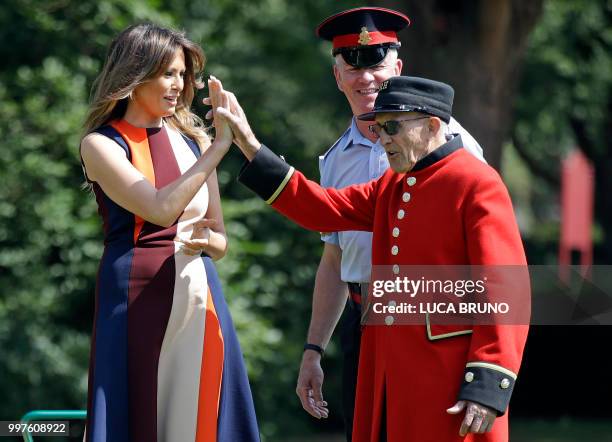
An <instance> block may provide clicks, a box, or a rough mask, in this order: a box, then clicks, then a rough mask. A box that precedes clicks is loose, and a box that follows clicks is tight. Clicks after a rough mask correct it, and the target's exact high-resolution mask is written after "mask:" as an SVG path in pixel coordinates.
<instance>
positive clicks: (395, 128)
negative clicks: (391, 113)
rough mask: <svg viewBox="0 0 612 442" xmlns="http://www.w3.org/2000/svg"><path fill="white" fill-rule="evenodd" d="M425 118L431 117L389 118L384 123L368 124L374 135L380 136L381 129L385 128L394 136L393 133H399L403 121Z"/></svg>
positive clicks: (388, 133)
mask: <svg viewBox="0 0 612 442" xmlns="http://www.w3.org/2000/svg"><path fill="white" fill-rule="evenodd" d="M425 118H429V117H418V118H408V119H405V120H388V121H385V122H384V123H383V124H378V123H376V124H370V125H369V126H368V129H370V132H372V133H373V134H374V135H376V136H378V137H380V131H381V130H383V129H384V131H385V132H386V133H387V135H389V136H391V137H392V136H393V135H397V133H398V132H399V129H400V126H401V124H402V123H404V122H406V121H416V120H423V119H425Z"/></svg>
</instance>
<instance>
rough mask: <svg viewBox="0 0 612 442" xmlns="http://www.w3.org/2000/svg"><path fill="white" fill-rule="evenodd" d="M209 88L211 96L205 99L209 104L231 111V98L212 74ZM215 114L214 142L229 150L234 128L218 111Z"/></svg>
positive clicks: (215, 108)
mask: <svg viewBox="0 0 612 442" xmlns="http://www.w3.org/2000/svg"><path fill="white" fill-rule="evenodd" d="M208 90H209V91H210V97H208V99H205V100H206V101H208V104H210V105H211V106H212V107H213V109H214V110H217V109H226V110H227V111H228V112H230V98H229V96H228V94H227V93H226V92H225V91H224V90H223V85H222V84H221V82H220V81H219V80H217V79H216V78H215V77H213V76H212V75H211V76H210V79H209V80H208ZM213 115H214V119H213V126H214V127H215V141H214V144H215V145H217V146H218V147H219V148H221V149H225V150H227V149H229V147H230V146H231V145H232V139H233V134H232V130H231V128H230V126H229V124H228V122H227V120H226V119H224V118H220V117H219V116H218V112H213Z"/></svg>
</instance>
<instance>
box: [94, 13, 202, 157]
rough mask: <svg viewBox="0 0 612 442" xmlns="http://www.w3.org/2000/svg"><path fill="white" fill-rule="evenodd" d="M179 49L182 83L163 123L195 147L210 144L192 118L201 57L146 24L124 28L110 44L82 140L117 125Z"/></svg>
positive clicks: (193, 47)
mask: <svg viewBox="0 0 612 442" xmlns="http://www.w3.org/2000/svg"><path fill="white" fill-rule="evenodd" d="M180 48H182V49H183V52H184V54H185V68H186V69H185V77H184V81H185V83H184V87H183V91H182V92H181V94H180V96H179V99H178V103H177V106H176V111H175V112H174V114H173V115H172V116H170V117H165V118H164V120H165V121H166V123H168V124H169V125H171V126H173V127H174V128H176V129H178V130H179V131H181V132H182V133H183V134H185V135H187V136H188V137H191V138H193V139H195V140H196V141H197V142H198V144H199V145H200V147H202V148H204V147H206V146H207V145H208V144H210V140H209V138H208V136H207V134H206V131H205V130H204V124H203V122H202V119H201V118H200V117H198V116H197V115H195V114H194V113H193V112H191V103H192V102H193V98H194V96H195V90H196V89H197V88H199V86H201V82H200V80H199V78H198V74H200V73H201V72H202V70H203V69H204V64H205V62H206V58H205V56H204V51H203V50H202V48H201V47H200V46H198V45H197V44H195V43H194V42H192V41H190V40H189V39H187V38H186V37H185V34H184V33H182V32H177V31H174V30H172V29H167V28H162V27H160V26H156V25H154V24H150V23H145V24H138V25H133V26H130V27H128V28H127V29H125V30H123V31H122V32H121V33H120V34H119V35H118V36H117V38H115V40H113V42H112V43H111V45H110V48H109V50H108V54H107V57H106V62H105V63H104V67H103V68H102V72H101V73H100V75H99V76H98V78H96V80H95V82H94V84H93V87H92V95H91V104H90V106H89V111H88V113H87V118H86V120H85V123H84V125H83V137H85V136H86V135H87V134H89V133H90V132H92V131H93V130H95V129H96V128H98V127H100V126H103V125H105V124H107V123H109V122H110V121H112V120H116V119H121V118H122V117H123V116H124V115H125V111H126V109H127V106H128V101H129V100H130V96H131V94H132V92H133V91H134V89H135V88H136V87H137V86H139V85H141V84H143V83H146V82H147V81H149V80H151V79H153V78H156V77H158V76H160V75H162V73H163V72H164V71H165V69H166V68H167V67H168V66H169V65H170V63H171V62H172V60H173V58H174V55H175V53H176V51H177V49H180Z"/></svg>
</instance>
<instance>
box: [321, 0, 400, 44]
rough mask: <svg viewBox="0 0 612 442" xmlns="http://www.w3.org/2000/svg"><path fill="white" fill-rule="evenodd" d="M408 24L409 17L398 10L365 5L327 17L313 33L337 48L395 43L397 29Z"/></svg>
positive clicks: (396, 40) (397, 40)
mask: <svg viewBox="0 0 612 442" xmlns="http://www.w3.org/2000/svg"><path fill="white" fill-rule="evenodd" d="M408 25H410V19H409V18H408V17H407V16H406V15H404V14H402V13H401V12H398V11H394V10H392V9H386V8H374V7H369V6H367V7H363V8H354V9H348V10H346V11H342V12H339V13H337V14H334V15H332V16H331V17H328V18H326V19H325V20H323V22H321V24H319V26H317V29H316V31H315V32H316V34H317V37H321V38H322V39H324V40H329V41H331V42H332V43H333V46H334V49H337V48H342V47H354V46H366V45H367V46H371V45H377V44H381V43H397V42H399V39H398V38H397V32H399V31H401V30H402V29H404V28H405V27H406V26H408ZM364 28H365V29H364Z"/></svg>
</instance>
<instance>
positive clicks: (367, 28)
mask: <svg viewBox="0 0 612 442" xmlns="http://www.w3.org/2000/svg"><path fill="white" fill-rule="evenodd" d="M409 25H410V20H409V18H408V17H407V16H406V15H404V14H402V13H400V12H397V11H393V10H390V9H384V8H374V7H363V8H356V9H350V10H347V11H342V12H340V13H338V14H335V15H333V16H331V17H329V18H327V19H325V20H324V21H323V22H322V23H321V24H320V25H319V26H318V27H317V29H316V35H317V36H319V37H321V38H323V39H325V40H328V41H331V42H332V55H333V57H334V66H333V71H334V76H335V78H336V82H337V84H338V89H340V90H341V91H342V92H343V93H344V95H345V96H346V99H347V101H348V103H349V105H350V107H351V111H352V114H353V119H352V121H351V124H350V126H349V128H348V129H347V130H346V131H345V132H344V134H343V135H342V136H341V137H340V138H339V139H338V140H337V141H336V142H335V143H334V144H333V146H332V147H331V148H330V149H329V150H328V151H327V152H326V153H325V154H324V155H322V156H321V157H320V158H319V167H320V173H321V185H323V186H324V187H334V188H342V187H346V186H348V185H351V184H357V183H363V182H367V181H369V180H372V179H376V178H378V177H380V176H381V175H382V174H383V173H384V172H385V170H386V169H387V168H388V166H389V163H388V161H387V156H386V154H385V151H384V149H383V147H382V146H381V144H380V143H379V142H378V138H377V135H376V134H373V133H371V132H369V131H368V124H369V123H367V122H364V121H361V120H357V119H356V116H358V115H360V114H363V113H365V112H368V111H371V110H372V108H373V106H374V100H375V99H376V96H377V93H378V88H379V86H380V84H381V83H382V82H383V81H385V80H387V79H388V78H390V77H392V76H395V75H400V73H401V71H402V60H400V59H399V58H398V52H397V50H398V48H399V47H400V41H399V38H398V36H397V32H399V31H401V30H402V29H404V28H405V27H406V26H409ZM447 128H448V131H449V133H460V134H461V136H462V139H463V144H464V147H465V149H466V150H468V151H469V152H471V153H472V154H474V155H475V156H477V157H478V158H480V159H482V149H481V148H480V146H479V145H478V143H477V142H476V140H474V138H472V136H471V135H470V134H469V133H467V131H465V130H464V129H463V128H462V127H461V126H460V125H459V123H457V121H455V120H454V119H451V121H450V123H449V125H448V126H447ZM322 240H323V242H324V248H323V254H322V256H321V261H320V264H319V268H318V271H317V276H316V280H315V287H314V293H313V307H312V316H311V321H310V326H309V330H308V336H307V339H306V342H307V343H306V345H305V351H304V354H303V357H302V362H301V365H300V374H299V377H298V382H297V388H296V392H297V394H298V396H299V397H300V400H301V402H302V406H303V407H304V409H305V410H306V411H308V412H309V413H310V414H311V415H313V416H315V417H318V418H320V417H322V416H326V415H327V411H326V410H325V409H324V407H323V408H321V407H318V406H317V403H323V395H322V384H323V370H322V368H321V356H322V354H323V349H324V348H325V347H326V346H327V344H328V342H329V340H330V338H331V335H332V332H333V330H334V328H335V326H336V324H337V322H338V320H339V318H340V315H341V314H342V311H343V309H344V310H346V311H345V314H344V318H343V324H342V338H341V348H342V353H343V374H342V403H343V415H344V420H345V429H346V435H347V440H348V441H349V442H350V440H351V431H352V426H353V410H354V403H355V386H356V384H357V382H356V379H357V367H358V361H359V341H360V335H361V326H360V316H361V313H360V306H361V293H362V292H367V281H369V279H370V272H371V269H370V260H371V255H372V246H371V242H372V234H371V233H369V232H355V231H349V232H338V233H330V234H323V235H322ZM347 300H348V302H347ZM345 305H347V307H346V309H345Z"/></svg>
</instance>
